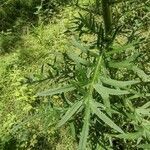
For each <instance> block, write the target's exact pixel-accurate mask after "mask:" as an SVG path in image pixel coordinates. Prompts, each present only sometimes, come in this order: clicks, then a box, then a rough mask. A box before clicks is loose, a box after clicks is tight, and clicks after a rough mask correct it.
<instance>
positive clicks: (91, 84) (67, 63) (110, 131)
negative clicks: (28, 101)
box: [37, 0, 150, 150]
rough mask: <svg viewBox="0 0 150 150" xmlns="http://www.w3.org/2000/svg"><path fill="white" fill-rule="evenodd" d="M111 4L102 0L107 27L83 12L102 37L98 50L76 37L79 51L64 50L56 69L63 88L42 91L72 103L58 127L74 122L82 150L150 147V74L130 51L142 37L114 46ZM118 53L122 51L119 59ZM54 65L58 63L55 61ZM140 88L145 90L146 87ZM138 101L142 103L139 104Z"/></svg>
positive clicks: (43, 93)
mask: <svg viewBox="0 0 150 150" xmlns="http://www.w3.org/2000/svg"><path fill="white" fill-rule="evenodd" d="M110 5H111V4H110V3H109V1H104V0H102V8H103V18H104V23H103V24H104V25H103V24H98V23H96V22H95V20H94V19H92V16H91V17H90V19H89V20H88V21H87V20H86V19H84V18H83V16H82V15H80V21H81V20H82V21H83V22H82V23H83V25H87V24H86V23H87V22H88V23H89V24H88V25H90V28H89V30H91V29H92V31H94V32H95V34H96V36H97V39H96V43H95V46H94V49H91V47H90V46H86V45H85V44H84V43H82V42H81V41H80V40H79V39H78V38H73V39H72V40H71V44H72V46H70V47H71V48H74V49H75V50H73V51H71V50H70V49H69V50H67V51H66V52H64V53H63V57H64V65H63V68H61V69H60V68H59V69H56V70H57V71H58V73H57V75H58V76H60V77H61V76H62V78H63V80H62V78H61V82H62V81H63V86H61V87H58V88H52V89H50V90H47V91H43V92H40V93H38V94H37V95H38V96H50V97H51V96H53V95H59V96H60V97H61V99H62V100H64V103H65V104H66V105H64V107H65V109H64V108H62V112H63V113H62V119H61V120H60V121H59V122H58V124H57V128H59V127H61V126H63V125H64V124H66V123H67V122H70V124H71V127H72V128H73V129H74V130H75V133H76V135H75V136H76V138H77V141H78V140H79V146H78V149H79V150H85V149H119V148H120V149H122V148H123V149H131V148H132V147H133V146H135V147H136V148H147V147H148V146H150V145H149V144H148V143H149V141H150V136H149V135H150V126H149V125H150V122H149V115H150V108H149V107H150V102H149V101H148V97H149V96H150V93H148V89H149V87H148V86H147V85H148V83H149V82H150V77H149V76H148V75H147V74H146V73H145V72H144V71H143V70H141V69H140V68H139V67H138V66H137V65H136V64H135V62H136V61H137V59H138V58H139V57H140V53H139V52H137V53H135V54H131V55H129V56H125V55H124V54H125V52H126V50H127V49H129V48H136V47H137V45H138V44H139V43H140V41H132V42H131V43H130V42H128V43H126V44H124V45H122V46H115V45H114V40H115V38H116V36H117V34H118V33H119V30H118V28H115V29H114V28H113V26H112V12H111V6H110ZM78 19H79V18H78ZM84 21H85V23H84ZM80 27H81V26H80ZM82 27H83V26H82ZM108 37H109V38H108ZM118 55H122V57H121V58H120V59H118V60H119V61H118V60H117V59H116V56H118ZM52 68H57V67H54V66H53V65H52ZM120 72H121V73H120ZM120 74H121V77H120ZM59 79H60V78H59ZM57 82H58V83H59V81H58V80H57ZM139 87H140V88H142V89H145V90H144V91H141V90H140V89H139ZM68 95H69V96H68ZM68 97H69V98H68ZM138 100H139V101H141V103H140V105H136V103H137V102H138ZM77 121H78V123H77ZM81 126H82V127H81ZM80 128H81V132H80ZM79 135H80V136H79ZM122 139H123V140H122ZM118 142H119V144H118Z"/></svg>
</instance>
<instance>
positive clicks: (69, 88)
mask: <svg viewBox="0 0 150 150" xmlns="http://www.w3.org/2000/svg"><path fill="white" fill-rule="evenodd" d="M75 89H76V88H75V87H74V86H72V85H66V86H63V87H60V88H53V89H50V90H47V91H43V92H40V93H38V94H37V96H51V95H54V94H61V93H63V92H69V91H73V90H75Z"/></svg>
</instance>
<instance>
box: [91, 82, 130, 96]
mask: <svg viewBox="0 0 150 150" xmlns="http://www.w3.org/2000/svg"><path fill="white" fill-rule="evenodd" d="M94 88H95V90H96V91H97V92H98V93H99V94H100V95H105V96H107V95H108V94H109V95H124V94H130V92H128V91H126V90H120V89H111V88H107V87H104V86H103V85H100V84H95V85H94Z"/></svg>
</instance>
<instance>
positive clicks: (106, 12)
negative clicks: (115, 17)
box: [102, 0, 112, 36]
mask: <svg viewBox="0 0 150 150" xmlns="http://www.w3.org/2000/svg"><path fill="white" fill-rule="evenodd" d="M102 9H103V19H104V26H105V33H106V36H108V35H109V34H110V32H111V29H112V9H111V5H110V4H109V0H102Z"/></svg>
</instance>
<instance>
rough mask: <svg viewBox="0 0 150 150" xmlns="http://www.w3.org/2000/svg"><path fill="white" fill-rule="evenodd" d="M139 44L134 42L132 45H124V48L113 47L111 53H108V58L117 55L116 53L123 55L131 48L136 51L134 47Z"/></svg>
mask: <svg viewBox="0 0 150 150" xmlns="http://www.w3.org/2000/svg"><path fill="white" fill-rule="evenodd" d="M136 43H138V42H133V43H130V44H127V45H123V46H120V47H118V46H113V47H112V48H113V50H112V51H109V52H107V53H106V55H107V56H109V55H111V54H116V53H122V52H124V51H126V50H127V49H129V48H133V49H134V45H135V44H136Z"/></svg>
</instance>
